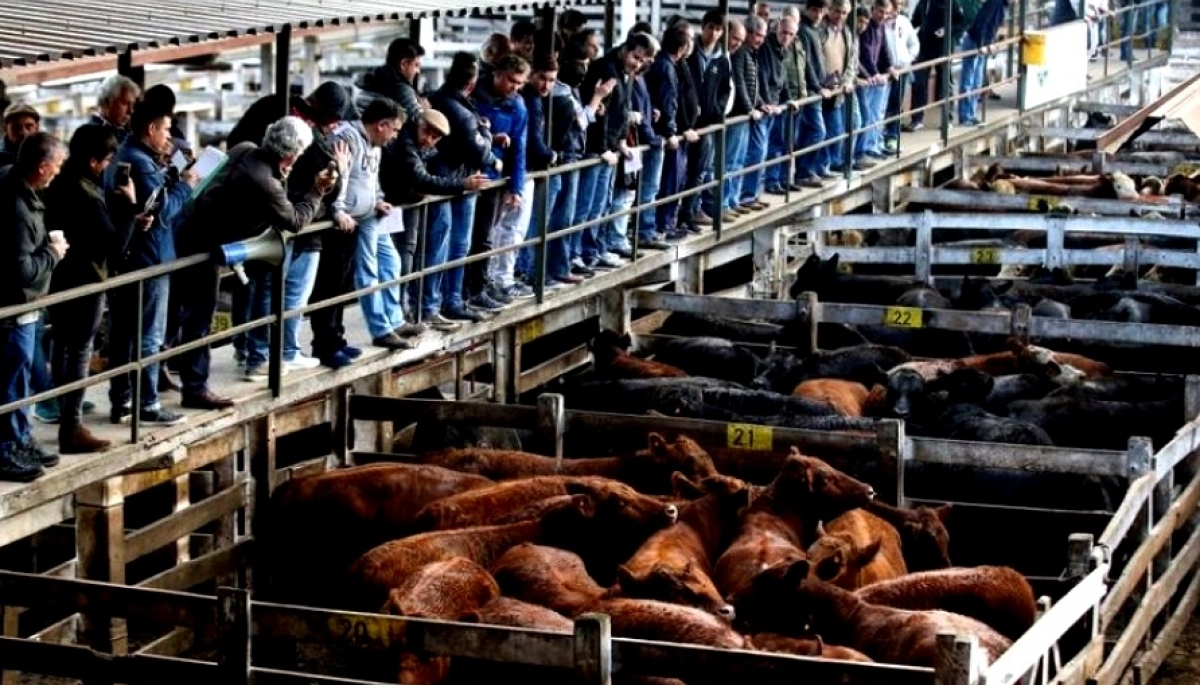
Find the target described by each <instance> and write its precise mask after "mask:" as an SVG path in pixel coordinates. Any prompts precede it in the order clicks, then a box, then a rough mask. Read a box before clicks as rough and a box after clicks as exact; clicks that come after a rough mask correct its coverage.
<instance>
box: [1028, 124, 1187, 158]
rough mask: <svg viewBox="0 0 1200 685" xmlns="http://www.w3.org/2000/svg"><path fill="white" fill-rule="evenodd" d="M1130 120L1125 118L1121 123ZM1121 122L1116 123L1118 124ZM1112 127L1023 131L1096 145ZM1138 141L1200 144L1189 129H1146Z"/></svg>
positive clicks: (1040, 128)
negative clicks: (1091, 141) (1086, 141)
mask: <svg viewBox="0 0 1200 685" xmlns="http://www.w3.org/2000/svg"><path fill="white" fill-rule="evenodd" d="M1128 121H1131V119H1126V120H1125V121H1124V122H1122V124H1123V123H1125V122H1128ZM1120 125H1121V124H1118V126H1120ZM1112 130H1113V129H1109V130H1108V131H1105V130H1103V129H1098V128H1062V127H1057V126H1026V127H1025V133H1026V134H1027V135H1030V136H1041V137H1043V138H1059V139H1063V140H1089V141H1090V140H1094V141H1097V145H1098V146H1102V145H1103V143H1102V142H1101V141H1103V139H1104V138H1103V137H1104V136H1105V135H1108V134H1110V133H1111V132H1112ZM1138 142H1140V143H1145V144H1147V145H1169V146H1172V147H1174V146H1185V147H1186V146H1190V145H1200V138H1197V137H1196V135H1195V134H1194V133H1191V132H1190V131H1147V132H1145V133H1143V134H1142V135H1140V136H1138ZM1105 151H1106V152H1114V150H1112V149H1109V148H1105Z"/></svg>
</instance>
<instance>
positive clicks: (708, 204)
mask: <svg viewBox="0 0 1200 685" xmlns="http://www.w3.org/2000/svg"><path fill="white" fill-rule="evenodd" d="M688 154H693V155H699V156H700V157H699V167H698V168H699V170H700V175H699V176H698V177H697V178H696V185H695V186H693V187H697V186H702V185H704V184H705V183H708V182H710V181H712V180H713V179H715V178H716V177H717V174H716V167H715V166H714V165H715V164H716V158H717V134H716V133H709V134H707V135H704V136H701V137H700V142H698V143H696V144H695V145H692V146H691V151H690V152H689V153H688ZM688 163H689V164H690V163H691V162H690V160H689V162H688ZM713 191H714V189H713V188H709V189H708V190H703V191H700V193H698V194H696V195H693V196H692V197H691V200H692V214H693V216H694V215H695V212H696V209H701V210H703V211H704V213H705V214H707V215H709V216H710V217H715V216H716V215H717V214H719V213H720V212H718V211H717V209H716V208H714V207H713V204H714V203H715V202H716V193H715V192H713Z"/></svg>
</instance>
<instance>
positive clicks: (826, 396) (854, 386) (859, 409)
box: [792, 378, 870, 416]
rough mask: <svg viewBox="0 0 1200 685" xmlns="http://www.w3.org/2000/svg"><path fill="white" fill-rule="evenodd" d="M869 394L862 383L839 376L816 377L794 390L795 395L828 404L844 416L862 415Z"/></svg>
mask: <svg viewBox="0 0 1200 685" xmlns="http://www.w3.org/2000/svg"><path fill="white" fill-rule="evenodd" d="M869 394H870V391H869V390H867V386H865V385H863V384H862V383H855V382H854V381H845V380H841V379H838V378H814V379H811V380H807V381H804V382H802V383H801V384H800V385H797V386H796V388H795V390H793V391H792V395H793V396H794V397H804V398H806V399H810V400H813V401H815V402H821V403H824V404H827V405H829V406H830V407H831V408H832V409H833V410H834V411H836V412H837V413H838V414H841V415H842V416H862V415H863V405H864V404H865V403H866V401H867V395H869Z"/></svg>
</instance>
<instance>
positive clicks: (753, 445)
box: [725, 423, 774, 451]
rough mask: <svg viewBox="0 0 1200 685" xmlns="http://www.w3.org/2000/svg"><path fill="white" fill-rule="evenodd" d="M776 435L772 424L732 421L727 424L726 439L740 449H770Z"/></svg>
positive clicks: (730, 445)
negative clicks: (760, 424)
mask: <svg viewBox="0 0 1200 685" xmlns="http://www.w3.org/2000/svg"><path fill="white" fill-rule="evenodd" d="M773 440H774V435H773V434H772V432H771V427H770V426H755V425H753V424H749V423H731V424H729V425H727V426H726V430H725V441H726V443H727V444H728V445H729V447H731V448H733V449H738V450H768V451H769V450H770V449H771V443H772V441H773Z"/></svg>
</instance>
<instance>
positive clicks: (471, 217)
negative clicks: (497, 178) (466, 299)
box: [421, 195, 476, 318]
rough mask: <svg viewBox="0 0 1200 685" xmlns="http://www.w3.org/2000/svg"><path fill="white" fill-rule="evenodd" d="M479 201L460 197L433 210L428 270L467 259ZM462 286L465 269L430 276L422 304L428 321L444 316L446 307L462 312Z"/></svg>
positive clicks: (426, 280) (428, 242)
mask: <svg viewBox="0 0 1200 685" xmlns="http://www.w3.org/2000/svg"><path fill="white" fill-rule="evenodd" d="M475 197H476V196H474V195H470V196H465V197H458V198H454V199H453V200H447V201H446V202H439V203H437V204H435V205H433V206H431V207H430V208H429V214H428V215H427V221H428V231H429V233H428V234H427V238H428V240H426V241H425V268H426V269H430V268H433V267H436V266H440V265H442V264H445V263H446V262H449V261H453V260H456V259H462V258H463V257H466V256H467V252H468V251H469V250H470V249H471V229H472V228H473V226H474V223H475ZM462 283H463V269H462V267H461V266H460V267H458V268H456V269H449V270H447V271H439V272H437V273H433V274H429V275H428V276H426V277H425V288H424V295H423V297H422V301H421V309H422V310H424V311H423V313H424V315H425V318H429V317H430V316H433V315H434V314H437V313H438V312H440V311H441V310H442V308H443V304H444V306H445V308H447V309H460V308H462V306H463V300H462ZM443 300H444V303H443Z"/></svg>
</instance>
